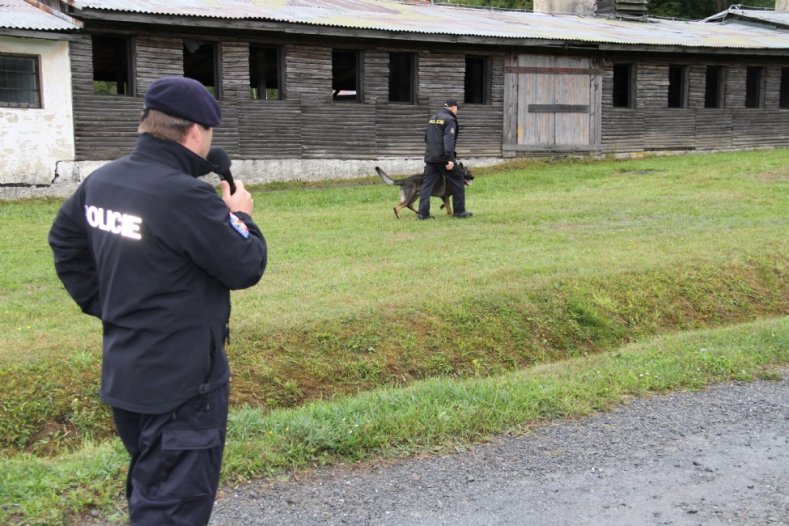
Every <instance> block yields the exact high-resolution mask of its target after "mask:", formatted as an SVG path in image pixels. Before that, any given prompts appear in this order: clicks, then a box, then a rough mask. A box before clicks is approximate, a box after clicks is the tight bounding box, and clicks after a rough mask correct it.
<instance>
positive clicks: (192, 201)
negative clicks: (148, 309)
mask: <svg viewBox="0 0 789 526" xmlns="http://www.w3.org/2000/svg"><path fill="white" fill-rule="evenodd" d="M176 207H177V208H176V209H175V210H174V211H173V213H174V215H175V219H176V221H175V222H176V224H178V225H179V226H178V230H179V231H178V232H177V233H174V235H173V236H172V239H171V242H173V243H175V244H176V246H177V248H178V249H180V250H182V251H183V252H185V253H187V254H188V255H189V258H190V259H191V260H192V261H193V262H194V263H195V264H196V265H197V266H199V267H200V268H202V269H203V270H204V271H205V272H207V273H208V274H210V275H211V276H213V277H214V278H215V279H216V280H217V281H219V282H220V283H222V284H223V285H224V286H225V287H227V288H228V289H231V290H237V289H244V288H247V287H251V286H253V285H255V284H256V283H257V282H258V281H260V278H261V277H262V276H263V272H264V271H265V269H266V262H267V259H268V249H267V246H266V239H265V238H264V237H263V233H262V232H261V231H260V228H258V226H257V225H256V224H255V222H254V221H253V220H252V218H251V217H249V216H248V215H247V214H244V213H242V212H237V213H235V214H231V213H230V210H229V209H228V208H227V205H225V203H224V201H222V199H221V198H220V197H219V196H218V195H217V194H216V192H215V190H214V189H213V187H211V186H210V185H208V184H206V183H204V182H201V181H196V182H195V184H194V185H192V186H190V188H189V189H188V190H187V191H186V192H185V193H184V194H181V195H180V196H179V198H178V204H177V205H176Z"/></svg>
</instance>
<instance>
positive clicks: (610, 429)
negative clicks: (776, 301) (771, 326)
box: [211, 370, 789, 526]
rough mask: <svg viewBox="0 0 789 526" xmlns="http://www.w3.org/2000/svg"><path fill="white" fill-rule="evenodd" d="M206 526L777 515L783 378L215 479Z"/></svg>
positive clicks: (786, 469) (778, 520)
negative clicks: (490, 434)
mask: <svg viewBox="0 0 789 526" xmlns="http://www.w3.org/2000/svg"><path fill="white" fill-rule="evenodd" d="M782 374H783V376H784V377H785V378H787V377H789V371H786V370H785V371H782ZM211 524H212V526H246V525H250V526H251V525H255V526H260V525H300V526H307V525H321V526H323V525H333V524H336V525H393V526H394V525H397V526H405V525H425V526H427V525H431V526H432V525H468V526H476V525H516V524H517V525H525V524H529V525H531V524H538V525H553V524H556V525H577V524H584V525H590V524H592V525H616V524H621V525H633V524H638V525H664V524H673V525H686V524H687V525H696V524H703V525H711V524H712V525H714V524H742V525H746V524H747V525H762V524H789V380H787V379H784V380H782V381H780V382H777V381H772V382H765V381H763V382H755V383H748V384H738V383H731V384H724V385H718V386H715V387H712V388H710V389H707V390H705V391H702V392H694V393H675V394H670V395H664V396H657V397H653V398H649V399H642V400H635V401H633V402H632V403H631V404H629V405H627V406H624V407H620V408H617V409H616V410H614V411H612V412H609V413H604V414H599V415H595V416H593V417H591V418H587V419H583V420H579V421H575V422H564V423H559V424H554V425H549V426H546V427H543V428H540V429H538V430H537V431H535V432H534V433H532V434H531V435H529V436H526V437H502V438H498V439H496V440H494V441H493V442H491V443H489V444H486V445H482V446H476V447H474V448H471V449H470V450H468V451H465V452H462V453H458V454H455V455H449V456H441V457H431V458H420V459H407V460H403V461H397V462H394V463H389V464H386V465H369V464H368V465H364V466H360V467H338V468H332V469H327V470H319V471H317V472H314V473H311V474H309V475H307V476H304V477H303V479H301V480H289V481H282V482H271V481H266V482H259V483H253V484H248V485H245V486H243V487H240V488H236V489H227V488H226V489H225V490H224V491H223V496H222V497H221V498H220V499H219V501H218V502H217V505H216V508H215V511H214V515H213V518H212V522H211Z"/></svg>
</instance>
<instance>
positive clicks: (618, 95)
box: [612, 64, 633, 108]
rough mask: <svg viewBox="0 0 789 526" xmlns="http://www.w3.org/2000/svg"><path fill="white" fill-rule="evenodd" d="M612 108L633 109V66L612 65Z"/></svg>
mask: <svg viewBox="0 0 789 526" xmlns="http://www.w3.org/2000/svg"><path fill="white" fill-rule="evenodd" d="M612 99H613V105H614V108H632V107H633V65H632V64H614V82H613V93H612Z"/></svg>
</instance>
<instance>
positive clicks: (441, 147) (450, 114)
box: [417, 99, 472, 219]
mask: <svg viewBox="0 0 789 526" xmlns="http://www.w3.org/2000/svg"><path fill="white" fill-rule="evenodd" d="M459 108H460V106H458V101H457V100H455V99H448V100H447V101H446V102H445V103H444V107H443V108H441V109H440V110H439V111H438V113H436V114H435V115H434V116H433V117H432V118H431V119H430V120H429V121H428V123H427V128H426V129H425V173H424V176H423V178H422V188H421V189H420V191H419V213H418V215H417V218H418V219H433V216H431V215H430V194H431V193H432V192H433V187H434V186H435V185H436V183H437V182H439V181H440V180H441V178H442V177H444V178H446V182H447V185H448V186H449V190H450V192H451V194H452V208H453V210H454V217H457V218H460V219H465V218H467V217H471V216H472V213H471V212H467V211H466V188H465V182H464V180H463V172H462V171H461V170H460V166H458V161H457V153H456V152H455V145H456V144H457V139H458V135H459V134H460V127H459V126H458V120H457V112H458V109H459Z"/></svg>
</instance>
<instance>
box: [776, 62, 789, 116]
mask: <svg viewBox="0 0 789 526" xmlns="http://www.w3.org/2000/svg"><path fill="white" fill-rule="evenodd" d="M778 107H779V108H782V109H789V68H781V95H780V99H779V101H778Z"/></svg>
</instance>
